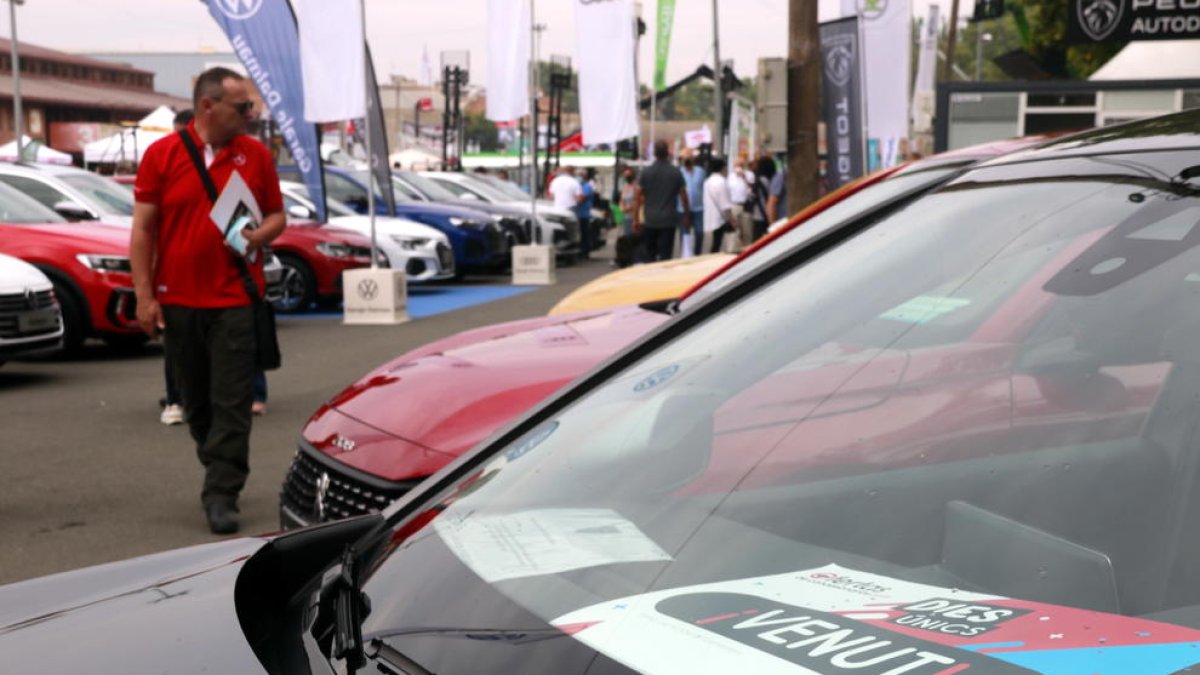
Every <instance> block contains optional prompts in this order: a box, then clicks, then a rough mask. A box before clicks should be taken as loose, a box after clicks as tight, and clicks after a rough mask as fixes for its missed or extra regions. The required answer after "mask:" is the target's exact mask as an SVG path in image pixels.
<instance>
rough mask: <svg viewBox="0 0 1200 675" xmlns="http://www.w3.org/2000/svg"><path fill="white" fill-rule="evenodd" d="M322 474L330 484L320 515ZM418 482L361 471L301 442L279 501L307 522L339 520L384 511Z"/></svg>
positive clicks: (282, 505)
mask: <svg viewBox="0 0 1200 675" xmlns="http://www.w3.org/2000/svg"><path fill="white" fill-rule="evenodd" d="M322 476H327V477H328V485H327V487H326V488H325V491H324V497H323V499H322V501H323V508H324V513H323V514H318V510H319V509H318V504H317V496H318V494H317V493H318V491H319V485H320V484H321V483H323V482H324V480H323V479H322ZM418 482H420V481H418V480H413V481H399V482H392V481H384V480H381V479H378V478H375V477H373V476H367V475H365V474H359V473H358V472H356V471H354V470H353V469H351V468H349V467H347V466H344V465H339V464H337V463H335V462H333V461H332V460H328V459H326V458H325V457H324V456H323V455H319V454H318V453H317V452H316V451H315V450H313V449H312V448H311V447H309V446H308V445H307V444H302V445H301V446H300V449H299V450H298V451H297V452H296V457H295V459H293V460H292V466H291V468H290V469H288V472H287V476H285V477H284V479H283V489H282V490H281V491H280V493H279V503H280V506H281V507H283V508H285V509H287V510H289V511H291V512H292V513H293V514H295V515H296V516H298V517H300V518H302V519H303V520H304V521H305V522H307V523H317V522H325V521H330V520H340V519H342V518H349V517H351V516H360V515H363V514H366V513H376V512H378V511H381V510H383V509H384V508H385V507H386V506H387V505H388V504H391V503H392V502H393V501H395V500H396V499H398V498H399V497H401V496H403V495H404V493H406V492H408V491H409V490H411V489H412V488H413V486H414V485H416V484H417V483H418Z"/></svg>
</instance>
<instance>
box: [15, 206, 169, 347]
mask: <svg viewBox="0 0 1200 675" xmlns="http://www.w3.org/2000/svg"><path fill="white" fill-rule="evenodd" d="M0 253H5V254H8V255H11V256H13V257H15V258H20V259H21V260H24V261H25V262H28V263H31V264H32V265H34V266H35V267H37V268H38V269H40V270H41V271H42V272H43V273H45V275H46V276H47V277H49V278H50V281H51V282H52V283H53V284H54V294H55V295H56V296H57V297H58V301H59V304H60V305H61V306H62V316H63V329H64V334H63V350H64V351H67V352H71V351H77V350H78V349H79V348H80V347H81V346H82V345H83V342H84V340H85V339H87V338H88V337H99V338H100V339H102V340H104V341H105V342H107V343H108V344H109V345H111V346H131V345H137V344H141V343H143V342H145V341H146V334H145V333H143V332H142V330H141V328H140V326H138V323H137V312H136V309H135V306H134V294H133V277H132V276H131V275H130V267H129V228H128V227H122V226H114V225H99V224H85V223H68V222H67V221H66V220H65V219H63V217H62V216H60V215H58V214H57V213H55V212H53V211H51V210H50V209H48V208H46V207H45V206H42V205H41V204H39V203H38V202H36V201H34V200H33V199H31V198H30V197H26V196H25V195H24V194H22V193H20V192H18V191H17V190H15V189H13V188H10V187H8V186H7V185H0Z"/></svg>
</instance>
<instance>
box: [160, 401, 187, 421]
mask: <svg viewBox="0 0 1200 675" xmlns="http://www.w3.org/2000/svg"><path fill="white" fill-rule="evenodd" d="M158 421H160V422H162V423H163V424H165V425H167V426H174V425H176V424H183V406H181V405H179V404H178V403H173V404H171V405H168V406H166V407H164V408H163V411H162V415H161V416H160V417H159V418H158Z"/></svg>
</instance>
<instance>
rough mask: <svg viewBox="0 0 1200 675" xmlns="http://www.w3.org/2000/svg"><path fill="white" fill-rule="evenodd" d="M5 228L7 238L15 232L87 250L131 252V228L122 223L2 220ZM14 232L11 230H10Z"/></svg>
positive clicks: (93, 251) (14, 234) (126, 253)
mask: <svg viewBox="0 0 1200 675" xmlns="http://www.w3.org/2000/svg"><path fill="white" fill-rule="evenodd" d="M0 227H3V228H5V230H6V233H5V234H4V237H5V238H8V237H9V236H12V237H13V238H20V237H36V238H37V239H39V240H41V241H47V242H49V241H55V242H58V243H61V244H63V245H64V246H68V247H71V248H77V249H79V250H80V251H84V250H85V249H86V252H87V253H115V254H120V255H128V254H129V228H128V227H121V226H119V225H102V224H98V223H46V224H44V225H9V224H5V223H0ZM9 233H11V234H9Z"/></svg>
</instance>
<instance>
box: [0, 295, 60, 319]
mask: <svg viewBox="0 0 1200 675" xmlns="http://www.w3.org/2000/svg"><path fill="white" fill-rule="evenodd" d="M53 304H54V291H52V290H50V289H46V290H44V291H37V292H35V293H32V294H30V295H29V296H26V295H25V294H24V293H9V294H7V295H0V312H3V313H5V314H7V313H9V312H24V311H26V310H30V309H45V308H47V307H50V306H52V305H53Z"/></svg>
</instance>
